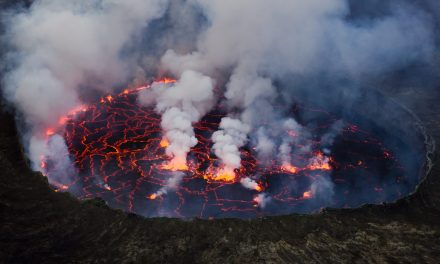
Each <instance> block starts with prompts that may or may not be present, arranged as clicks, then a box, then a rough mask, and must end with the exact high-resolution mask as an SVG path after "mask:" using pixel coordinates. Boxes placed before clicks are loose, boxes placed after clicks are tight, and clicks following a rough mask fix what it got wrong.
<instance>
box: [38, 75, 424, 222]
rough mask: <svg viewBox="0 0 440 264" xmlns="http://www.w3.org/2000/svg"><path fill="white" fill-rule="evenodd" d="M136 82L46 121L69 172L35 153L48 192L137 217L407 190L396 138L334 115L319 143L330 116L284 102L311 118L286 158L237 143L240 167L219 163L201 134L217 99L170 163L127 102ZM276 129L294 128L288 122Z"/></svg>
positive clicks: (304, 208)
mask: <svg viewBox="0 0 440 264" xmlns="http://www.w3.org/2000/svg"><path fill="white" fill-rule="evenodd" d="M162 82H164V83H173V82H174V81H173V80H168V79H167V80H163V81H162ZM144 89H149V87H148V86H145V87H139V88H136V89H126V90H124V91H122V92H121V93H119V94H114V95H108V96H105V97H102V99H101V100H100V101H98V102H96V103H95V104H91V105H88V106H81V107H79V108H77V109H73V110H72V112H71V113H70V114H69V115H68V116H66V117H63V118H62V119H61V120H60V127H59V128H48V129H47V132H46V136H47V140H48V141H50V140H51V138H52V137H54V135H56V134H59V135H63V137H64V139H65V141H66V142H67V146H68V152H69V157H68V158H69V159H70V160H71V161H72V162H73V164H74V172H67V171H64V172H60V171H56V170H53V168H54V162H53V160H51V159H50V158H48V157H42V166H41V167H42V168H43V169H44V174H45V175H46V176H47V177H48V178H49V179H50V182H51V184H52V185H53V186H54V188H56V190H57V191H70V192H72V193H73V194H74V195H75V196H77V197H78V198H80V199H88V198H93V197H101V198H102V199H104V200H105V201H106V202H107V203H108V204H109V205H110V206H111V207H114V208H120V209H123V210H125V211H127V212H133V213H136V214H140V215H143V216H147V217H155V216H169V217H182V218H190V217H200V218H222V217H239V218H252V217H259V216H266V215H280V214H289V213H313V212H317V211H319V210H320V209H322V208H323V207H328V206H330V207H357V206H360V205H362V204H364V203H380V202H384V201H393V200H396V199H398V198H400V197H402V196H404V195H406V194H408V193H409V192H411V191H412V190H413V189H414V186H415V183H414V181H413V180H411V179H410V178H409V176H408V171H407V170H406V166H405V164H402V163H401V161H400V160H399V159H398V158H397V157H396V155H395V153H396V152H401V151H407V149H405V148H406V147H405V145H402V144H401V145H399V146H398V147H396V146H393V145H392V144H391V146H387V144H385V143H384V142H383V141H382V139H381V137H380V136H378V135H382V134H383V133H382V132H380V133H379V132H378V130H377V129H364V128H363V127H362V126H361V125H359V124H356V123H353V122H348V121H344V122H343V125H342V126H341V131H340V133H339V135H338V136H336V138H335V139H334V143H333V145H332V149H331V151H329V150H328V149H326V148H324V147H323V146H322V144H321V141H320V139H321V138H322V135H324V134H325V133H326V131H327V130H328V129H329V127H331V126H332V125H333V124H334V123H335V122H338V120H340V118H339V117H338V116H336V115H334V114H332V113H330V112H327V111H324V110H322V109H319V108H310V107H307V106H305V105H301V104H296V105H294V106H292V108H291V115H292V116H297V115H298V114H299V113H308V116H313V118H309V119H308V120H306V121H303V122H305V124H303V125H305V126H307V127H309V128H310V131H309V132H310V134H311V135H312V136H311V137H310V138H308V140H307V142H301V143H298V144H303V145H307V146H309V147H308V150H307V151H303V152H301V153H294V154H292V156H291V157H290V158H291V159H290V160H292V162H289V163H282V162H279V161H278V160H276V159H273V160H268V161H265V162H264V164H263V163H261V162H259V161H258V159H257V158H256V156H257V154H256V150H255V147H254V146H253V145H252V144H251V143H248V144H246V145H245V146H243V147H242V148H240V154H241V158H242V159H241V167H240V168H239V169H235V170H234V171H227V170H224V168H222V165H221V162H220V161H219V159H218V157H216V156H215V154H214V153H213V152H212V145H213V142H212V140H211V136H212V134H213V133H214V132H215V131H216V130H218V127H219V123H220V120H221V118H222V117H224V116H225V115H226V111H225V110H224V109H223V108H222V106H221V105H218V106H217V107H215V108H214V110H212V111H211V112H209V113H208V114H206V115H205V116H204V117H203V118H202V119H201V120H200V121H199V122H197V123H195V124H194V131H195V135H196V137H197V140H198V143H197V145H196V146H195V147H193V148H192V149H191V150H190V152H189V153H188V158H187V161H186V162H183V163H181V164H179V163H178V162H177V163H170V161H171V158H170V157H169V156H167V155H166V154H165V148H166V147H167V146H168V144H169V142H168V140H167V138H166V137H164V135H163V132H162V129H161V127H160V120H161V116H160V115H159V114H157V113H156V112H155V111H154V109H152V108H149V107H143V106H140V105H139V104H138V103H137V96H138V94H139V92H140V91H142V90H144ZM310 123H313V125H309V124H310ZM362 124H365V122H362ZM284 135H285V137H291V138H292V139H294V138H295V137H298V136H300V135H298V134H296V133H295V132H293V131H288V130H286V131H285V133H284ZM294 147H296V148H301V147H303V146H300V145H298V146H294ZM59 173H72V175H71V176H72V177H71V179H72V181H71V182H68V183H66V182H63V183H61V182H57V180H56V179H57V178H59V177H58V176H59V175H56V174H59Z"/></svg>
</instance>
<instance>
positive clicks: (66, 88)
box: [3, 0, 167, 169]
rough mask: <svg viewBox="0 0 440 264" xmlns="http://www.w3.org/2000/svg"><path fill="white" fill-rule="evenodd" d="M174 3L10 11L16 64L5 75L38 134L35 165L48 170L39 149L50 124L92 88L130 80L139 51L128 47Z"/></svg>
mask: <svg viewBox="0 0 440 264" xmlns="http://www.w3.org/2000/svg"><path fill="white" fill-rule="evenodd" d="M166 3H167V2H166V1H160V0H147V1H144V0H128V1H83V0H77V1H57V0H43V1H36V2H34V3H33V4H32V6H31V7H30V9H29V10H28V11H26V12H18V13H13V14H9V15H8V16H7V18H8V20H7V21H6V23H7V25H8V28H7V31H6V36H5V37H6V38H7V39H8V41H9V43H8V44H9V45H10V46H11V47H12V49H13V52H11V53H10V54H9V56H8V59H9V60H8V63H9V64H10V65H15V67H13V69H12V70H11V71H9V72H8V73H7V75H6V77H5V79H4V80H3V84H4V90H3V94H4V96H5V98H6V99H7V100H8V101H10V102H12V103H13V104H14V105H15V107H16V108H17V109H18V110H19V111H20V112H21V113H22V114H23V115H24V117H25V118H26V121H27V122H28V123H29V124H30V125H31V126H32V127H33V128H32V129H33V131H32V132H31V134H33V140H31V141H29V140H28V139H26V141H27V143H28V144H30V146H29V148H30V149H31V150H32V156H31V158H32V161H33V165H34V168H36V169H41V168H40V167H39V162H38V160H39V158H38V159H36V157H37V156H39V155H38V154H36V153H38V152H40V154H41V155H42V154H44V151H45V150H44V149H40V150H38V145H40V146H41V145H44V143H42V142H44V141H45V139H44V136H43V135H42V132H43V131H44V129H42V128H45V127H47V126H49V125H54V124H57V122H58V120H59V118H60V117H61V116H63V115H65V114H67V113H68V112H69V111H70V110H71V109H72V108H74V107H75V106H78V105H79V104H81V97H82V96H84V93H83V91H82V90H83V89H84V87H87V88H86V89H89V90H90V88H94V89H98V90H104V91H110V89H111V88H112V87H113V85H115V84H118V83H123V82H126V80H127V78H128V77H129V76H130V74H132V71H133V69H135V67H136V64H135V63H134V59H135V58H134V57H133V56H134V55H135V54H134V53H129V52H127V53H124V50H126V49H129V47H130V43H131V42H135V41H136V38H138V37H139V35H140V33H141V31H142V29H143V28H145V27H146V26H147V24H148V22H149V21H151V20H152V19H155V18H157V17H160V16H161V15H162V14H163V12H164V7H165V6H166ZM8 68H11V66H9V67H8ZM27 137H28V138H29V137H30V136H29V135H27Z"/></svg>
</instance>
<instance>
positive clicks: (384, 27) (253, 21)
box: [162, 0, 433, 168]
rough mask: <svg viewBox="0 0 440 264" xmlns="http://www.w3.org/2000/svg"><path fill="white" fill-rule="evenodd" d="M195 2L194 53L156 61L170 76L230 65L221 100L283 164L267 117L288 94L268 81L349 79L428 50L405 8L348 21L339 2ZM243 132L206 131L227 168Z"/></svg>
mask: <svg viewBox="0 0 440 264" xmlns="http://www.w3.org/2000/svg"><path fill="white" fill-rule="evenodd" d="M196 2H198V4H199V5H200V6H201V7H202V8H203V10H204V12H205V14H206V16H207V18H208V20H209V23H210V24H209V25H210V26H209V27H208V28H207V30H206V31H205V32H203V34H201V35H200V37H199V42H198V46H197V50H196V51H191V52H190V53H184V54H178V52H176V51H173V50H169V51H168V52H167V53H166V54H165V55H164V57H163V58H162V63H163V65H164V67H166V68H168V69H169V70H171V71H172V72H174V73H176V74H178V73H181V72H183V71H185V70H187V69H193V70H197V71H201V72H204V73H205V74H213V72H214V71H215V70H216V69H230V68H232V69H233V71H232V75H231V76H230V78H229V81H228V83H227V84H226V91H225V98H226V102H227V105H228V106H229V107H230V109H231V111H232V112H235V113H234V114H233V116H235V117H236V119H237V120H236V122H240V123H243V124H245V125H246V126H249V127H250V129H249V130H248V131H252V132H251V133H252V135H250V136H251V138H253V139H255V141H256V142H258V143H257V144H258V145H257V151H259V152H261V153H260V156H268V153H270V152H273V151H274V149H279V151H280V156H281V159H282V160H285V161H286V162H287V156H288V155H289V154H290V152H292V151H293V150H292V149H290V147H289V146H290V145H291V142H278V141H277V140H276V139H274V138H277V136H278V135H275V137H272V136H271V135H270V133H268V131H269V130H271V129H270V126H272V125H274V120H280V119H281V120H282V119H283V114H282V110H283V109H282V108H283V107H279V108H278V109H274V107H273V106H274V105H276V103H274V102H277V101H278V102H283V100H284V98H280V96H281V95H283V96H285V95H286V94H287V95H289V94H291V93H292V92H290V91H289V90H286V89H284V90H282V89H283V88H281V87H274V85H273V81H274V80H277V79H279V78H282V77H283V76H296V75H298V76H303V77H304V76H306V77H307V78H314V76H316V75H317V74H319V75H325V76H333V78H337V77H338V76H340V77H345V78H352V79H355V80H357V79H362V78H364V76H374V75H379V74H382V73H383V72H386V71H392V70H395V69H398V68H401V67H404V66H406V65H409V64H411V63H413V62H416V61H427V60H429V57H430V54H432V52H433V42H432V35H431V31H430V28H431V27H430V20H429V18H428V16H427V15H426V14H424V13H423V12H421V11H415V9H414V8H412V7H411V6H410V5H405V4H402V5H400V6H395V9H394V10H393V12H392V13H391V14H390V15H389V16H386V17H381V18H380V19H377V20H369V21H364V22H359V23H356V24H355V23H351V22H349V21H348V20H346V17H347V16H348V14H349V12H350V10H349V8H348V4H347V2H346V1H337V0H333V1H321V0H313V1H307V2H304V1H283V0H277V1H271V2H267V1H240V2H239V3H237V2H236V1H228V0H226V1H224V0H214V1H196ZM256 32H258V33H256ZM420 39H423V40H425V41H423V42H421V41H420ZM289 88H290V87H289ZM305 89H307V87H305ZM280 108H281V110H280ZM280 111H281V112H280ZM237 117H238V118H237ZM226 118H227V120H230V117H226ZM276 122H278V121H276ZM282 122H283V121H282ZM246 134H247V133H241V134H238V135H239V137H238V138H237V139H235V138H233V136H232V135H228V134H227V133H226V132H225V130H224V129H223V128H222V127H220V131H219V132H218V133H217V132H216V133H215V134H214V136H213V140H214V142H215V143H216V145H214V152H215V153H216V155H217V156H219V157H220V158H221V159H222V161H223V162H224V163H225V164H227V166H231V167H232V168H237V167H238V166H239V159H238V158H237V157H238V151H237V148H239V147H240V146H241V144H243V137H244V135H246ZM220 135H221V136H220ZM225 137H227V139H228V140H224V138H225ZM219 139H221V140H222V141H221V143H217V141H219ZM225 142H227V143H225ZM223 145H226V146H227V147H225V149H227V150H229V151H224V150H223V148H222V147H220V146H223Z"/></svg>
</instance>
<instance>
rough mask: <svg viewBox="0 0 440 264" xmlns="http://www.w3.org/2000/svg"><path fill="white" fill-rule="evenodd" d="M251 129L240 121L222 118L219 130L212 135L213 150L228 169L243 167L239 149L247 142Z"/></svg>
mask: <svg viewBox="0 0 440 264" xmlns="http://www.w3.org/2000/svg"><path fill="white" fill-rule="evenodd" d="M249 131H250V128H249V126H248V125H246V124H244V123H242V122H241V121H240V120H238V119H232V118H229V117H225V118H222V120H221V122H220V127H219V130H218V131H216V132H214V133H213V134H212V141H213V142H214V145H213V146H212V149H213V150H214V153H215V155H216V156H217V157H219V158H220V159H221V160H222V162H223V164H224V165H225V166H226V168H227V169H229V170H233V169H236V168H239V167H240V166H241V164H240V163H241V157H240V150H239V148H240V147H242V146H244V145H245V144H246V142H247V134H248V133H249Z"/></svg>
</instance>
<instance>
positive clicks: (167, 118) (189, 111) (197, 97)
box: [138, 71, 214, 164]
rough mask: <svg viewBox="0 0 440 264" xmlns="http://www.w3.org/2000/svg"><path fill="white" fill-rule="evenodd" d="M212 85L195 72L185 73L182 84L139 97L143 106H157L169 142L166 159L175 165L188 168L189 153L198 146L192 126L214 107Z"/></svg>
mask: <svg viewBox="0 0 440 264" xmlns="http://www.w3.org/2000/svg"><path fill="white" fill-rule="evenodd" d="M213 88H214V85H213V81H212V80H211V78H210V77H207V76H204V75H202V74H200V73H197V72H194V71H186V72H184V73H183V74H182V76H181V78H180V80H178V81H177V82H176V83H175V84H173V85H171V86H170V87H168V86H166V85H160V84H159V85H153V87H152V89H151V90H145V91H144V92H142V93H141V94H140V96H139V98H138V99H139V102H140V103H141V104H144V105H151V104H152V103H153V102H155V103H156V107H155V109H156V111H157V112H159V113H162V121H161V126H162V129H163V131H164V136H165V138H166V139H167V140H168V141H169V143H170V144H169V145H168V146H167V148H166V153H167V155H169V156H171V157H173V161H174V162H176V163H179V164H182V163H183V164H186V158H187V153H188V152H189V151H190V149H191V148H192V147H194V146H195V145H196V144H197V138H196V137H195V134H194V128H193V126H192V124H193V123H195V122H197V121H199V120H200V118H201V117H202V116H203V115H205V114H206V113H207V112H208V111H209V110H210V109H211V107H212V105H213V99H214V93H213Z"/></svg>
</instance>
